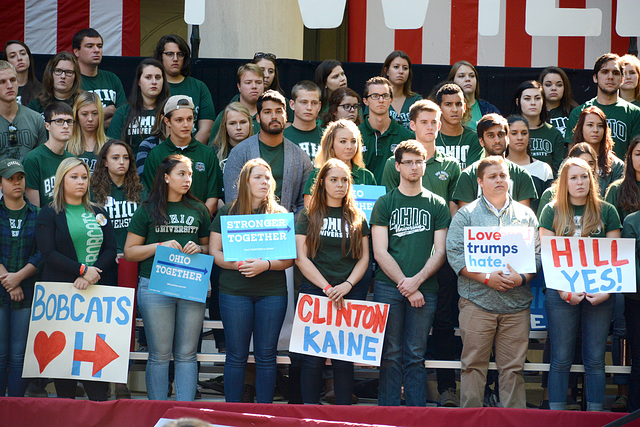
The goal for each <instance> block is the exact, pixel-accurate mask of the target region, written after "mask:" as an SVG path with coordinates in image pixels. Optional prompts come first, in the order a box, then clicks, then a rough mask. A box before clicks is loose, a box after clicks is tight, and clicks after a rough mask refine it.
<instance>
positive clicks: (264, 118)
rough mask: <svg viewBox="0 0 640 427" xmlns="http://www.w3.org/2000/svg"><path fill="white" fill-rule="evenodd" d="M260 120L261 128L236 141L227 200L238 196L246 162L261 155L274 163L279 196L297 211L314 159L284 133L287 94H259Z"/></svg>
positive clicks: (228, 170)
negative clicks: (239, 179)
mask: <svg viewBox="0 0 640 427" xmlns="http://www.w3.org/2000/svg"><path fill="white" fill-rule="evenodd" d="M257 120H258V122H259V123H260V131H259V132H258V133H257V134H255V135H253V136H251V137H249V138H247V139H245V140H244V141H242V142H241V143H240V144H238V145H236V146H235V147H234V148H233V149H232V150H231V152H230V153H229V158H228V159H227V163H226V165H225V168H224V190H225V201H226V202H227V203H229V202H231V201H233V200H234V199H235V198H236V197H237V196H238V177H239V176H240V171H241V170H242V166H244V164H245V163H246V162H247V161H248V160H250V159H255V158H257V157H261V158H262V159H264V160H265V161H266V162H267V163H269V165H271V173H272V175H273V178H274V179H275V181H276V196H277V197H278V198H279V199H280V204H281V205H282V206H284V208H285V209H287V210H288V211H289V212H293V213H294V214H297V213H298V212H299V211H300V210H301V209H302V208H303V206H304V199H303V195H302V192H303V189H304V184H305V183H306V182H307V178H308V177H309V173H310V172H311V170H312V168H313V167H312V165H311V159H309V156H308V155H307V153H305V152H304V151H303V150H302V149H301V148H300V147H298V146H297V145H295V144H294V143H293V142H291V141H289V140H288V139H286V138H285V137H284V135H283V131H284V127H285V123H286V122H287V112H286V104H285V99H284V97H283V96H282V95H281V94H280V93H279V92H276V91H274V90H268V91H266V92H265V93H264V94H262V95H261V96H260V98H258V102H257Z"/></svg>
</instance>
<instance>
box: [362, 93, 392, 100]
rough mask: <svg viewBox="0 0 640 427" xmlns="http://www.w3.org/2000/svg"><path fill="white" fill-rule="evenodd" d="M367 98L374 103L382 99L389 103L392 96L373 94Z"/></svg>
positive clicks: (388, 94)
mask: <svg viewBox="0 0 640 427" xmlns="http://www.w3.org/2000/svg"><path fill="white" fill-rule="evenodd" d="M367 98H371V99H373V100H374V101H377V100H378V99H380V98H382V99H384V100H385V101H388V100H390V99H391V94H390V93H372V94H370V95H367Z"/></svg>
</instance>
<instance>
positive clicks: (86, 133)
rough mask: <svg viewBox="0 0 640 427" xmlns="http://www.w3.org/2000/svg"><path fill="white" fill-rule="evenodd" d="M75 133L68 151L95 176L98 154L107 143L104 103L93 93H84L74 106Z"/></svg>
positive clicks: (68, 143)
mask: <svg viewBox="0 0 640 427" xmlns="http://www.w3.org/2000/svg"><path fill="white" fill-rule="evenodd" d="M73 120H74V125H73V132H72V133H71V139H69V141H68V142H67V147H66V150H67V151H68V152H69V153H71V154H73V155H74V156H76V157H78V158H79V159H81V160H84V162H85V163H86V164H88V165H89V171H90V172H91V173H92V174H93V171H94V170H95V168H96V163H97V161H98V153H99V152H100V150H101V149H102V146H103V145H104V144H105V143H106V142H107V136H106V135H105V133H104V112H103V111H102V102H101V101H100V98H99V97H98V95H96V94H95V93H93V92H82V93H81V94H80V95H79V96H78V98H77V99H76V102H75V104H74V105H73Z"/></svg>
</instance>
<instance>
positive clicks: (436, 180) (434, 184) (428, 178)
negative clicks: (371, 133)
mask: <svg viewBox="0 0 640 427" xmlns="http://www.w3.org/2000/svg"><path fill="white" fill-rule="evenodd" d="M458 178H460V165H459V164H458V161H457V160H456V159H454V158H453V157H449V156H445V155H444V154H442V153H441V152H440V151H438V150H436V154H435V155H434V156H433V157H431V158H430V159H429V160H427V165H426V167H425V171H424V175H422V186H423V187H424V188H426V189H427V190H429V191H431V192H432V193H435V194H437V195H438V196H440V197H442V198H443V199H444V200H445V201H446V202H447V203H448V202H450V201H451V200H452V198H453V192H454V191H455V189H456V184H457V183H458ZM382 185H384V186H385V187H386V188H387V192H390V191H391V190H393V189H394V188H397V187H398V186H399V185H400V173H399V172H398V171H397V170H396V159H395V157H394V156H391V157H389V158H388V159H387V163H386V164H385V166H384V173H383V174H382Z"/></svg>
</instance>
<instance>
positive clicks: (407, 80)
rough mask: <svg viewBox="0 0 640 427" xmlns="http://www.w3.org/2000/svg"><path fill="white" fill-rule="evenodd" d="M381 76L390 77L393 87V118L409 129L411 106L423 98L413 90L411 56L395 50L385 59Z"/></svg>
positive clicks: (390, 109)
mask: <svg viewBox="0 0 640 427" xmlns="http://www.w3.org/2000/svg"><path fill="white" fill-rule="evenodd" d="M380 76H382V77H386V78H387V79H389V81H390V82H391V86H392V89H393V99H392V101H391V107H390V108H389V115H390V116H391V119H393V120H395V121H396V122H398V123H400V124H401V125H402V126H404V127H406V128H407V129H409V122H410V121H411V120H410V119H409V108H410V107H411V106H412V105H413V103H414V102H416V101H418V100H420V99H422V95H420V94H419V93H416V92H414V91H413V90H411V81H412V80H413V71H412V69H411V58H409V55H407V54H406V53H404V52H403V51H401V50H394V51H393V52H391V53H390V54H389V55H388V56H387V59H385V60H384V64H382V71H381V72H380Z"/></svg>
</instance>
